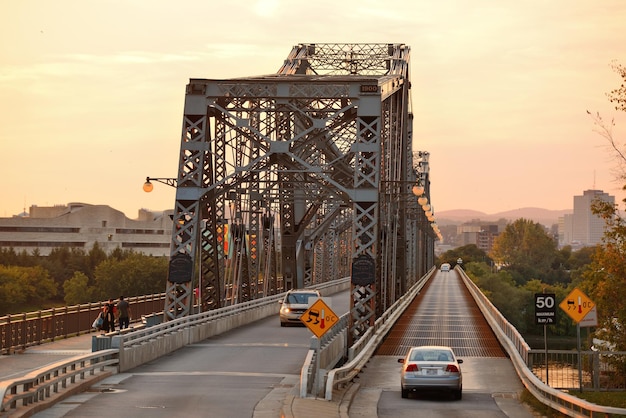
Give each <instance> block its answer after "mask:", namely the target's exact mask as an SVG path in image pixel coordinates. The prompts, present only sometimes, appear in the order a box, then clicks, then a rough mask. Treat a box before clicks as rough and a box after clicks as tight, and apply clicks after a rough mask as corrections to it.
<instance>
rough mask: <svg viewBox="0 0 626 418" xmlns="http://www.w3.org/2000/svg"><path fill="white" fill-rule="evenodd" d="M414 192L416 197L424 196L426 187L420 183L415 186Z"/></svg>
mask: <svg viewBox="0 0 626 418" xmlns="http://www.w3.org/2000/svg"><path fill="white" fill-rule="evenodd" d="M412 191H413V194H414V195H415V196H417V197H419V196H421V195H423V194H424V186H422V185H421V184H419V183H418V184H416V185H415V186H413V189H412Z"/></svg>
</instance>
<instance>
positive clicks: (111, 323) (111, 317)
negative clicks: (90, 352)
mask: <svg viewBox="0 0 626 418" xmlns="http://www.w3.org/2000/svg"><path fill="white" fill-rule="evenodd" d="M115 311H116V307H115V303H114V302H113V299H109V303H106V304H105V305H104V308H102V312H103V314H104V318H103V319H104V320H103V321H102V330H103V331H104V332H105V333H106V332H113V331H115Z"/></svg>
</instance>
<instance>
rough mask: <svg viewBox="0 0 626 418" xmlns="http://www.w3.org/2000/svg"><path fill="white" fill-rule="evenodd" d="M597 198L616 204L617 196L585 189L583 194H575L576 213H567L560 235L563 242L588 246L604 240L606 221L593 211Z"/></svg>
mask: <svg viewBox="0 0 626 418" xmlns="http://www.w3.org/2000/svg"><path fill="white" fill-rule="evenodd" d="M595 200H601V201H604V202H607V203H611V204H615V196H610V195H609V194H608V193H604V192H603V191H602V190H585V191H584V192H583V195H582V196H574V213H573V214H572V215H569V216H568V215H566V216H565V218H564V219H563V222H562V224H561V225H562V228H563V232H562V233H559V235H560V238H561V239H562V244H564V245H572V246H574V247H577V246H582V247H587V246H593V245H596V244H599V243H600V242H601V241H602V237H603V236H604V230H605V222H604V220H603V219H602V218H600V217H599V216H598V215H595V214H594V213H593V212H592V211H591V205H592V204H593V202H594V201H595Z"/></svg>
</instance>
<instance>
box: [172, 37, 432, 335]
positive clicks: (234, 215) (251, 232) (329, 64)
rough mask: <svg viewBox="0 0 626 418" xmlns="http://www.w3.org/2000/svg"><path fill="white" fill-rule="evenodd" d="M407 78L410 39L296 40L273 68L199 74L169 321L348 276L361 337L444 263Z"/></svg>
mask: <svg viewBox="0 0 626 418" xmlns="http://www.w3.org/2000/svg"><path fill="white" fill-rule="evenodd" d="M410 87H411V86H410V82H409V48H408V47H407V46H405V45H403V44H300V45H297V46H295V47H294V48H293V49H292V51H291V53H290V54H289V56H288V57H287V59H286V60H285V62H284V64H283V65H282V67H281V68H280V69H279V70H278V72H277V73H276V74H272V75H265V76H258V77H246V78H237V79H228V80H208V79H191V80H190V82H189V84H188V85H187V89H186V96H185V108H184V116H183V127H182V137H181V147H180V157H179V170H178V177H177V182H176V184H177V189H176V203H175V209H174V218H173V220H174V229H173V234H172V245H171V259H170V270H169V275H168V281H167V288H166V294H167V297H166V304H165V312H166V319H173V318H176V317H180V316H185V315H188V314H189V313H191V309H192V306H194V297H196V298H198V300H199V302H200V306H201V307H202V309H203V310H208V309H215V308H219V307H222V306H227V305H232V304H235V303H242V302H246V301H249V300H253V299H256V298H260V297H264V296H268V295H273V294H277V293H281V292H284V291H286V290H288V289H292V288H302V287H306V286H310V285H313V284H315V283H320V282H324V281H328V280H333V279H337V278H341V277H346V276H351V277H352V291H351V325H350V338H351V340H358V339H359V338H360V337H361V336H362V335H363V334H364V333H365V332H366V331H367V329H369V327H370V326H371V325H373V323H374V320H375V319H376V317H377V316H378V315H380V314H381V313H382V312H384V311H385V310H386V309H387V308H388V307H389V306H390V305H391V304H393V302H394V301H395V300H397V298H398V297H399V296H401V295H402V294H403V293H404V291H405V290H406V289H407V288H408V287H409V286H411V285H412V284H413V283H414V282H415V281H416V280H417V279H418V278H419V277H421V276H422V275H423V274H424V273H425V272H426V271H427V270H428V268H430V266H432V265H433V263H434V250H433V248H434V240H435V238H436V236H437V234H436V230H433V228H432V225H431V224H430V223H429V221H428V220H427V218H426V216H425V212H424V210H422V208H421V206H420V203H418V200H417V197H416V196H415V195H414V194H413V191H414V186H416V185H417V186H419V187H418V189H416V190H419V193H418V194H420V195H423V196H422V198H424V197H425V198H428V197H429V189H430V181H429V177H428V153H426V152H413V151H412V114H411V110H410V96H409V93H410ZM195 289H197V291H196V290H195Z"/></svg>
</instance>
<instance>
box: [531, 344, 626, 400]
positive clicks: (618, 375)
mask: <svg viewBox="0 0 626 418" xmlns="http://www.w3.org/2000/svg"><path fill="white" fill-rule="evenodd" d="M546 355H547V356H546ZM578 356H579V353H578V351H571V350H547V353H546V350H530V351H529V352H528V367H529V368H530V369H531V370H532V372H533V374H534V375H535V376H537V377H538V378H539V379H541V381H542V382H544V383H546V384H547V385H548V386H550V387H553V388H555V389H560V390H584V391H624V390H626V351H592V350H585V351H581V352H580V363H579V362H578ZM546 359H547V362H546ZM546 363H547V372H546ZM579 364H580V370H579V367H578V366H579Z"/></svg>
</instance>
